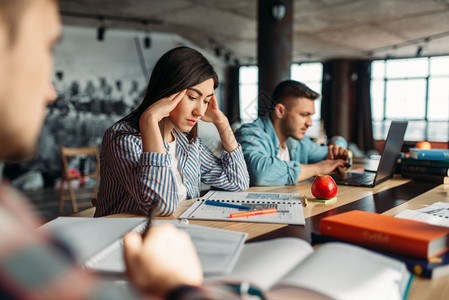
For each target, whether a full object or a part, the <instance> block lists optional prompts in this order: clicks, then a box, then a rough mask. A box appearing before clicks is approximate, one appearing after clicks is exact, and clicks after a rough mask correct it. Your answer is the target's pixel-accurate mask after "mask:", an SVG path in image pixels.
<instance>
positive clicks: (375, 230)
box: [320, 210, 449, 259]
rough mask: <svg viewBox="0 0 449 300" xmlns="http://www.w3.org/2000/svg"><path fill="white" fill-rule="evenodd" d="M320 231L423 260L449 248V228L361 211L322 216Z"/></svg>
mask: <svg viewBox="0 0 449 300" xmlns="http://www.w3.org/2000/svg"><path fill="white" fill-rule="evenodd" d="M320 233H321V234H323V235H327V236H330V237H335V238H338V239H341V240H344V241H348V242H352V243H355V244H358V245H361V246H364V247H368V248H372V249H379V250H383V251H387V252H393V253H398V254H403V255H407V256H410V257H417V258H422V259H428V258H430V257H433V256H436V255H439V254H441V253H443V252H444V251H446V250H447V249H448V247H449V238H448V234H449V228H446V227H441V226H435V225H431V224H426V223H423V222H419V221H415V220H407V219H398V218H395V217H392V216H386V215H380V214H376V213H370V212H365V211H359V210H353V211H349V212H345V213H342V214H337V215H333V216H329V217H325V218H323V219H322V220H321V222H320Z"/></svg>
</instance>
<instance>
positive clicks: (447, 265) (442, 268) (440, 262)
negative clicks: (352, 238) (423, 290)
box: [312, 232, 449, 279]
mask: <svg viewBox="0 0 449 300" xmlns="http://www.w3.org/2000/svg"><path fill="white" fill-rule="evenodd" d="M328 242H341V240H340V239H337V238H333V237H330V236H325V235H322V234H319V233H316V232H312V245H317V244H324V243H328ZM350 244H351V245H355V244H354V243H350ZM371 250H373V249H371ZM373 251H375V252H377V253H379V254H382V255H385V256H388V257H391V258H394V259H397V260H400V261H402V262H403V263H405V265H406V266H407V269H408V270H409V271H410V273H412V274H414V275H416V276H420V277H424V278H430V279H434V278H439V277H442V276H444V275H447V274H449V251H446V252H444V253H443V254H441V255H439V256H436V257H433V258H431V259H430V260H427V259H419V258H413V257H409V256H405V255H400V254H395V253H390V252H386V251H380V250H373Z"/></svg>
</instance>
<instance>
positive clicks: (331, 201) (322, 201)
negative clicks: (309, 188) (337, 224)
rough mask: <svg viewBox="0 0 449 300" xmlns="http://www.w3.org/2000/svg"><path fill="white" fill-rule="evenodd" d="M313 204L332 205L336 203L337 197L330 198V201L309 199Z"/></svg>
mask: <svg viewBox="0 0 449 300" xmlns="http://www.w3.org/2000/svg"><path fill="white" fill-rule="evenodd" d="M311 200H312V201H314V202H320V203H324V204H329V203H334V202H337V197H334V198H330V199H317V198H313V199H311Z"/></svg>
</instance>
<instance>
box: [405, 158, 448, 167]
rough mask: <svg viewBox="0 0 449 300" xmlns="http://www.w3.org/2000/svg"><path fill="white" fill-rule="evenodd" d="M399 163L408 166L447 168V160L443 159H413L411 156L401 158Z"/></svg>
mask: <svg viewBox="0 0 449 300" xmlns="http://www.w3.org/2000/svg"><path fill="white" fill-rule="evenodd" d="M401 165H402V166H404V165H408V166H423V167H433V168H449V161H444V160H422V159H415V158H411V157H403V158H401Z"/></svg>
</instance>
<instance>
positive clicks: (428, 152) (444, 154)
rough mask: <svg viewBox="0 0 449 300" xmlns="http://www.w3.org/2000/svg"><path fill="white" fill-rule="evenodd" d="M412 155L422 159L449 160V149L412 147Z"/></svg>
mask: <svg viewBox="0 0 449 300" xmlns="http://www.w3.org/2000/svg"><path fill="white" fill-rule="evenodd" d="M410 157H411V158H414V159H422V160H441V161H449V149H418V148H410Z"/></svg>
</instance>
